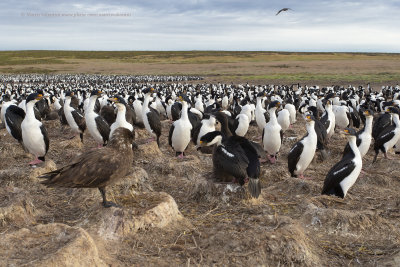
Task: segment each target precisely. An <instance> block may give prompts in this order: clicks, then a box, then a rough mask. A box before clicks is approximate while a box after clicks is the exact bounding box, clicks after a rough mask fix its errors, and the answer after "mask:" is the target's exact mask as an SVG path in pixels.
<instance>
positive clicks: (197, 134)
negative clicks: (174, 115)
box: [171, 123, 203, 145]
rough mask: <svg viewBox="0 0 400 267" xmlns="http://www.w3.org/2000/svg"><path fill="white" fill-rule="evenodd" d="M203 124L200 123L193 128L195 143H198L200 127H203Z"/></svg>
mask: <svg viewBox="0 0 400 267" xmlns="http://www.w3.org/2000/svg"><path fill="white" fill-rule="evenodd" d="M202 126H203V124H202V123H199V124H198V125H197V126H196V127H194V128H193V129H192V142H193V144H195V145H197V138H198V137H199V133H200V129H201V127H202ZM171 127H172V126H171Z"/></svg>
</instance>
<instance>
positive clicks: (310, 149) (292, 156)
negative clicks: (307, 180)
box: [288, 115, 318, 179]
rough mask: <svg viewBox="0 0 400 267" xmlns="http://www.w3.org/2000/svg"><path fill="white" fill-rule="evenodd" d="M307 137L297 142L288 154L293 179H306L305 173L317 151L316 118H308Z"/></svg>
mask: <svg viewBox="0 0 400 267" xmlns="http://www.w3.org/2000/svg"><path fill="white" fill-rule="evenodd" d="M306 122H307V126H306V127H307V135H305V136H304V137H303V138H302V139H301V140H300V141H299V142H297V143H296V144H295V145H294V146H293V147H292V149H290V151H289V154H288V168H289V172H290V174H291V176H292V177H297V176H299V178H301V179H304V175H303V174H304V171H305V170H306V169H307V167H308V165H310V163H311V161H312V160H313V158H314V155H315V150H317V140H318V138H317V133H316V132H315V127H314V124H315V118H314V116H312V115H307V116H306Z"/></svg>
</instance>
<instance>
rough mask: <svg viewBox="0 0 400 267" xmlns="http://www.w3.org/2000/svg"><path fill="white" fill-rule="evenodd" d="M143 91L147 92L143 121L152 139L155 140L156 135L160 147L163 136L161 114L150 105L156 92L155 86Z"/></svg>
mask: <svg viewBox="0 0 400 267" xmlns="http://www.w3.org/2000/svg"><path fill="white" fill-rule="evenodd" d="M142 92H143V93H144V94H145V96H144V102H143V106H142V118H143V123H144V126H145V128H146V130H147V131H148V132H149V133H150V135H151V136H152V138H151V139H150V141H154V137H156V138H157V145H158V147H160V136H161V121H160V115H159V114H158V112H157V111H156V110H155V109H153V108H150V107H149V102H150V96H151V94H152V93H153V92H154V88H146V89H144V90H143V91H142Z"/></svg>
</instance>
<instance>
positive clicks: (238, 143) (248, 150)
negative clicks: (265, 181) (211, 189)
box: [200, 131, 261, 198]
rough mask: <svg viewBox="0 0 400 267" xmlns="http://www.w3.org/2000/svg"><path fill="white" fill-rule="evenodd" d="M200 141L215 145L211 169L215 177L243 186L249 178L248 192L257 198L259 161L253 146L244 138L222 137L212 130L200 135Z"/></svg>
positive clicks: (207, 144) (259, 188)
mask: <svg viewBox="0 0 400 267" xmlns="http://www.w3.org/2000/svg"><path fill="white" fill-rule="evenodd" d="M200 143H201V145H202V146H211V145H215V146H214V152H213V169H214V175H215V178H216V179H218V180H219V181H222V182H230V181H232V180H233V181H236V182H238V183H239V184H240V185H241V186H243V185H244V184H245V182H246V180H247V178H249V185H248V188H249V192H250V194H251V195H252V196H253V197H255V198H258V196H259V195H260V193H261V185H260V181H259V176H260V161H259V159H258V153H257V151H256V150H255V148H254V146H253V145H252V144H251V143H250V142H249V141H248V140H247V139H246V138H244V137H240V136H231V137H228V138H223V135H222V133H221V132H219V131H214V132H210V133H207V134H205V135H204V136H203V137H201V139H200ZM232 178H233V179H232Z"/></svg>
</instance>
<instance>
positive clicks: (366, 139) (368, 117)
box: [343, 109, 374, 158]
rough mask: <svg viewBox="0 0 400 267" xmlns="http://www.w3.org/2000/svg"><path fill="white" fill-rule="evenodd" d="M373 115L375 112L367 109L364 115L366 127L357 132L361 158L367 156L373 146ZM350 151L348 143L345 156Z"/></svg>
mask: <svg viewBox="0 0 400 267" xmlns="http://www.w3.org/2000/svg"><path fill="white" fill-rule="evenodd" d="M373 114H374V113H373V111H372V110H370V109H367V110H365V111H364V112H363V115H364V116H365V125H364V128H363V129H362V130H360V131H358V132H357V147H358V150H360V154H361V158H363V157H364V156H365V155H366V154H367V152H368V150H369V147H370V146H371V141H372V136H371V133H372V120H373V119H374V117H373ZM349 150H350V145H349V143H347V145H346V146H345V148H344V152H343V155H345V154H347V152H348V151H349Z"/></svg>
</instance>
